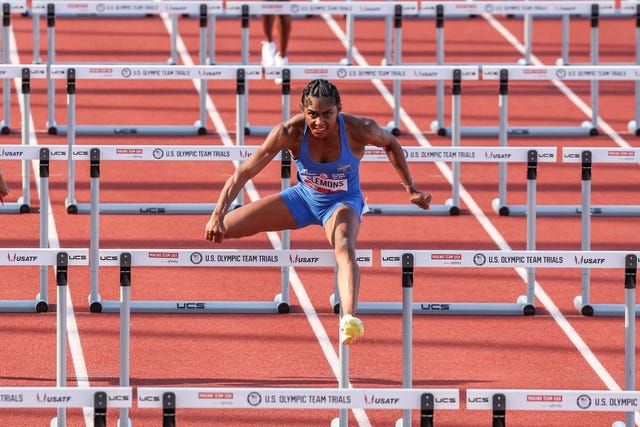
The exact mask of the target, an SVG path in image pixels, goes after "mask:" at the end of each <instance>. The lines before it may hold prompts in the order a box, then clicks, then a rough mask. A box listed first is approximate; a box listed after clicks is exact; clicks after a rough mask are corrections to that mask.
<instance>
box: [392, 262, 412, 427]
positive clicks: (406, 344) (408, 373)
mask: <svg viewBox="0 0 640 427" xmlns="http://www.w3.org/2000/svg"><path fill="white" fill-rule="evenodd" d="M412 387H413V254H403V255H402V388H412ZM411 425H412V421H411V409H403V410H402V418H401V419H399V420H397V421H396V427H411Z"/></svg>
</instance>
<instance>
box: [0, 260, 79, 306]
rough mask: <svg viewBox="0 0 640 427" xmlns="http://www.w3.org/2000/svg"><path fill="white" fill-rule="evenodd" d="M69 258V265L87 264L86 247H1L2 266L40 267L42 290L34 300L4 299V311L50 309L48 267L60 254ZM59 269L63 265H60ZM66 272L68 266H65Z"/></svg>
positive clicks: (52, 264) (53, 263)
mask: <svg viewBox="0 0 640 427" xmlns="http://www.w3.org/2000/svg"><path fill="white" fill-rule="evenodd" d="M61 253H62V254H64V256H65V257H67V258H68V261H67V264H68V265H87V264H88V259H89V257H88V252H87V250H86V249H48V248H15V249H14V248H0V266H8V267H25V266H39V267H40V279H41V280H40V291H39V293H38V294H37V295H36V297H35V299H33V300H2V301H0V312H2V313H35V312H38V313H41V312H46V311H48V309H49V296H48V289H47V282H48V281H47V268H48V267H49V266H55V265H57V263H58V259H57V258H58V257H59V256H60V254H61ZM58 268H59V269H60V268H62V267H58ZM65 272H66V267H65ZM43 276H44V280H43Z"/></svg>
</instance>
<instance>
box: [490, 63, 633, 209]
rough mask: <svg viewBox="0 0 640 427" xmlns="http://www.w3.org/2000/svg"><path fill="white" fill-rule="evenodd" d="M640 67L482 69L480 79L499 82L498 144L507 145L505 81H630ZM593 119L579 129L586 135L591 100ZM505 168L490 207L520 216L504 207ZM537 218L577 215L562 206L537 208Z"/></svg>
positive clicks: (594, 126)
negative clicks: (590, 113)
mask: <svg viewBox="0 0 640 427" xmlns="http://www.w3.org/2000/svg"><path fill="white" fill-rule="evenodd" d="M639 73H640V66H624V65H621V66H620V65H612V66H607V65H593V66H590V65H586V66H580V65H576V66H567V67H564V66H533V65H528V66H486V67H483V69H482V78H483V79H484V80H499V81H500V98H499V103H500V132H499V145H500V146H501V147H504V146H506V145H507V139H508V135H509V133H510V131H509V126H508V124H507V123H508V119H507V110H508V83H509V80H530V81H552V80H558V81H571V80H575V81H585V80H587V81H600V80H618V81H625V80H628V81H634V80H637V79H638V77H637V76H638V75H639ZM592 105H593V106H592V109H593V112H594V113H593V117H592V120H591V121H590V122H584V123H583V127H584V128H585V129H587V128H588V129H590V133H589V135H597V127H598V114H597V111H598V107H597V99H596V100H593V99H592ZM506 175H507V168H506V165H502V166H501V168H500V171H499V182H500V191H499V194H498V198H497V199H495V200H494V201H493V208H494V210H495V211H496V213H499V214H500V215H513V216H521V215H523V214H524V213H525V210H524V208H523V207H522V206H517V205H508V203H507V185H506V182H507V178H506ZM536 210H537V213H538V215H541V216H573V215H577V214H578V213H577V212H576V210H575V209H572V208H567V207H564V206H538V207H537V208H536Z"/></svg>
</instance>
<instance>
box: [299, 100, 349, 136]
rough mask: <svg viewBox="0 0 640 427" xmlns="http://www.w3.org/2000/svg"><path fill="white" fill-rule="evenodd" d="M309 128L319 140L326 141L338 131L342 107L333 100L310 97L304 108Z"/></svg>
mask: <svg viewBox="0 0 640 427" xmlns="http://www.w3.org/2000/svg"><path fill="white" fill-rule="evenodd" d="M302 111H303V113H304V117H305V120H306V121H307V126H308V127H309V130H310V131H311V134H312V135H313V136H314V137H315V138H317V139H324V138H327V137H329V136H331V135H334V133H335V132H336V131H337V130H338V113H339V112H340V107H339V106H337V105H336V104H335V101H334V99H333V98H325V97H320V98H316V97H309V98H307V99H306V102H305V105H304V106H303V108H302Z"/></svg>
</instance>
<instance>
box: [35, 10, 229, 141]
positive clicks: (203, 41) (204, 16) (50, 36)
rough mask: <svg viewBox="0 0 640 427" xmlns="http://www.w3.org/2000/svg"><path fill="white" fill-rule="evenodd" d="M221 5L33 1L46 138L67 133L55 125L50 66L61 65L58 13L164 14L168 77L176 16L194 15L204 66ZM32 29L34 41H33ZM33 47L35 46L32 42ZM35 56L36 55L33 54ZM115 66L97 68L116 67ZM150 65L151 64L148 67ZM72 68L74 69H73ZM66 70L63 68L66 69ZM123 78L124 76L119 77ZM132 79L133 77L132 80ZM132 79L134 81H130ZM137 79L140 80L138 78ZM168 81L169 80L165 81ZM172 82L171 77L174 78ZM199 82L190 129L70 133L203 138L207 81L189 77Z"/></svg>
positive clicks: (106, 128)
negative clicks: (43, 38) (43, 46)
mask: <svg viewBox="0 0 640 427" xmlns="http://www.w3.org/2000/svg"><path fill="white" fill-rule="evenodd" d="M222 3H223V2H222V1H212V0H198V1H184V0H162V1H148V0H138V1H135V0H133V1H107V2H84V1H80V0H68V1H67V0H65V1H56V2H51V1H50V0H33V4H32V11H33V14H34V25H35V23H36V22H39V18H40V15H45V16H46V17H47V45H48V46H47V50H48V54H47V67H49V69H51V71H50V76H49V80H48V88H47V96H48V116H47V117H48V119H47V129H48V132H49V134H52V135H56V134H65V133H66V132H68V131H69V129H68V127H69V126H70V125H69V124H67V125H66V126H65V125H59V124H57V123H56V119H55V80H56V76H55V74H54V71H53V68H54V65H64V64H61V63H57V62H55V21H56V16H57V14H58V13H61V14H62V15H63V16H65V15H69V14H72V15H73V16H82V17H96V16H98V17H100V16H102V17H108V16H116V17H124V16H130V15H132V14H143V15H153V14H158V15H161V14H162V15H164V14H168V15H170V16H172V17H173V26H174V28H173V31H172V32H171V39H172V57H171V58H170V59H169V60H168V61H167V62H168V64H167V67H166V68H164V73H165V74H164V75H165V76H171V74H170V69H171V66H172V65H175V64H177V57H176V56H177V55H176V50H175V43H176V29H175V27H176V26H177V15H179V14H198V15H199V17H200V19H199V28H200V52H199V57H200V65H206V64H207V62H208V61H207V52H208V51H207V42H208V40H209V38H208V37H207V25H208V21H209V20H210V19H213V16H215V15H216V14H219V13H222ZM35 31H36V30H35V27H34V37H35V34H36V33H35ZM34 44H35V46H39V43H36V42H35V41H34ZM35 53H36V54H37V51H36V52H35ZM117 65H118V64H117V63H110V64H108V65H103V64H101V65H98V64H96V65H94V67H93V68H94V69H95V67H99V66H106V67H107V68H108V67H111V66H117ZM149 65H153V64H149ZM74 66H75V65H74ZM68 67H69V66H68V65H67V68H68ZM179 72H180V71H179V70H175V71H174V74H173V76H176V75H178V73H179ZM123 77H124V76H123ZM132 77H133V76H132ZM134 78H135V77H134ZM138 78H140V77H138ZM167 78H170V77H167ZM174 78H175V77H174ZM193 78H194V79H198V80H199V89H198V92H199V98H200V102H199V109H200V117H199V120H198V121H196V123H195V124H194V125H158V126H154V125H139V126H138V125H83V126H76V127H75V128H74V132H76V133H78V134H88V135H118V134H125V135H196V134H197V135H204V134H206V107H205V104H206V95H207V78H205V75H204V74H203V75H197V76H194V77H193Z"/></svg>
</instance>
